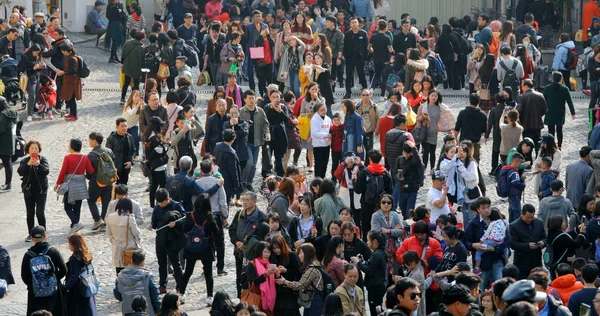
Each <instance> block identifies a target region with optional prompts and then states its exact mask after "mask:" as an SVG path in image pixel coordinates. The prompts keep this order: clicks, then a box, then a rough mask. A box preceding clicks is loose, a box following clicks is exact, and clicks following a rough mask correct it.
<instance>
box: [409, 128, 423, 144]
mask: <svg viewBox="0 0 600 316" xmlns="http://www.w3.org/2000/svg"><path fill="white" fill-rule="evenodd" d="M410 133H411V134H412V136H413V138H414V139H415V143H416V144H417V145H418V144H422V143H424V142H425V141H426V140H427V126H425V125H421V126H419V127H415V128H414V129H413V130H412V131H410Z"/></svg>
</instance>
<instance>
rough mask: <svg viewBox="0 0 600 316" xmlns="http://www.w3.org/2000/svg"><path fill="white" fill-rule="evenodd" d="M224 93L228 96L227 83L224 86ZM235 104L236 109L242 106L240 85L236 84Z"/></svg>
mask: <svg viewBox="0 0 600 316" xmlns="http://www.w3.org/2000/svg"><path fill="white" fill-rule="evenodd" d="M225 95H226V96H229V85H227V86H226V88H225ZM234 101H235V102H234V103H235V105H237V107H238V109H241V108H242V104H243V103H242V94H241V93H240V87H239V86H238V85H237V84H236V85H235V100H234Z"/></svg>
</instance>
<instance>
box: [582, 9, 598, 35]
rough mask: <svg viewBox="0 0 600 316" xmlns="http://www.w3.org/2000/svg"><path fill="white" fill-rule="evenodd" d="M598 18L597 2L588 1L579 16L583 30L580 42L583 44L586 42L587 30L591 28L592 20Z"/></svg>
mask: <svg viewBox="0 0 600 316" xmlns="http://www.w3.org/2000/svg"><path fill="white" fill-rule="evenodd" d="M595 16H598V17H600V7H598V2H597V1H596V0H590V1H589V2H588V3H586V4H585V5H584V6H583V11H582V14H581V28H582V29H583V32H582V33H583V34H581V35H582V38H581V39H582V40H583V41H584V42H585V41H586V40H587V32H586V31H587V29H589V28H590V26H592V19H593V18H594V17H595Z"/></svg>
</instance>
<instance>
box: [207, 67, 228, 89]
mask: <svg viewBox="0 0 600 316" xmlns="http://www.w3.org/2000/svg"><path fill="white" fill-rule="evenodd" d="M220 68H221V64H220V63H211V62H210V61H209V62H208V69H209V70H210V75H211V78H212V80H213V84H214V86H215V90H217V88H218V87H219V86H224V85H225V84H224V83H223V76H221V75H219V69H220Z"/></svg>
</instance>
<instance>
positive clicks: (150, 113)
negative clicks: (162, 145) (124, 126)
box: [140, 92, 169, 142]
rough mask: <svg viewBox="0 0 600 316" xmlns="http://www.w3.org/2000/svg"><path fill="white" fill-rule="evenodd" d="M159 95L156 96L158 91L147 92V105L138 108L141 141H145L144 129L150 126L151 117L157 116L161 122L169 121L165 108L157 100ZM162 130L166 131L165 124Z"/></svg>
mask: <svg viewBox="0 0 600 316" xmlns="http://www.w3.org/2000/svg"><path fill="white" fill-rule="evenodd" d="M159 100H160V97H159V96H158V92H150V93H149V94H148V106H144V107H143V108H142V109H141V110H140V136H141V137H140V139H141V141H142V142H145V141H146V139H145V138H144V134H145V133H146V129H147V128H148V126H150V119H151V118H152V117H155V116H156V117H158V118H160V119H161V120H162V121H163V122H168V121H169V116H168V114H167V108H166V107H164V106H163V105H162V104H160V102H159ZM164 131H165V132H166V131H167V127H166V126H165V128H164Z"/></svg>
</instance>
